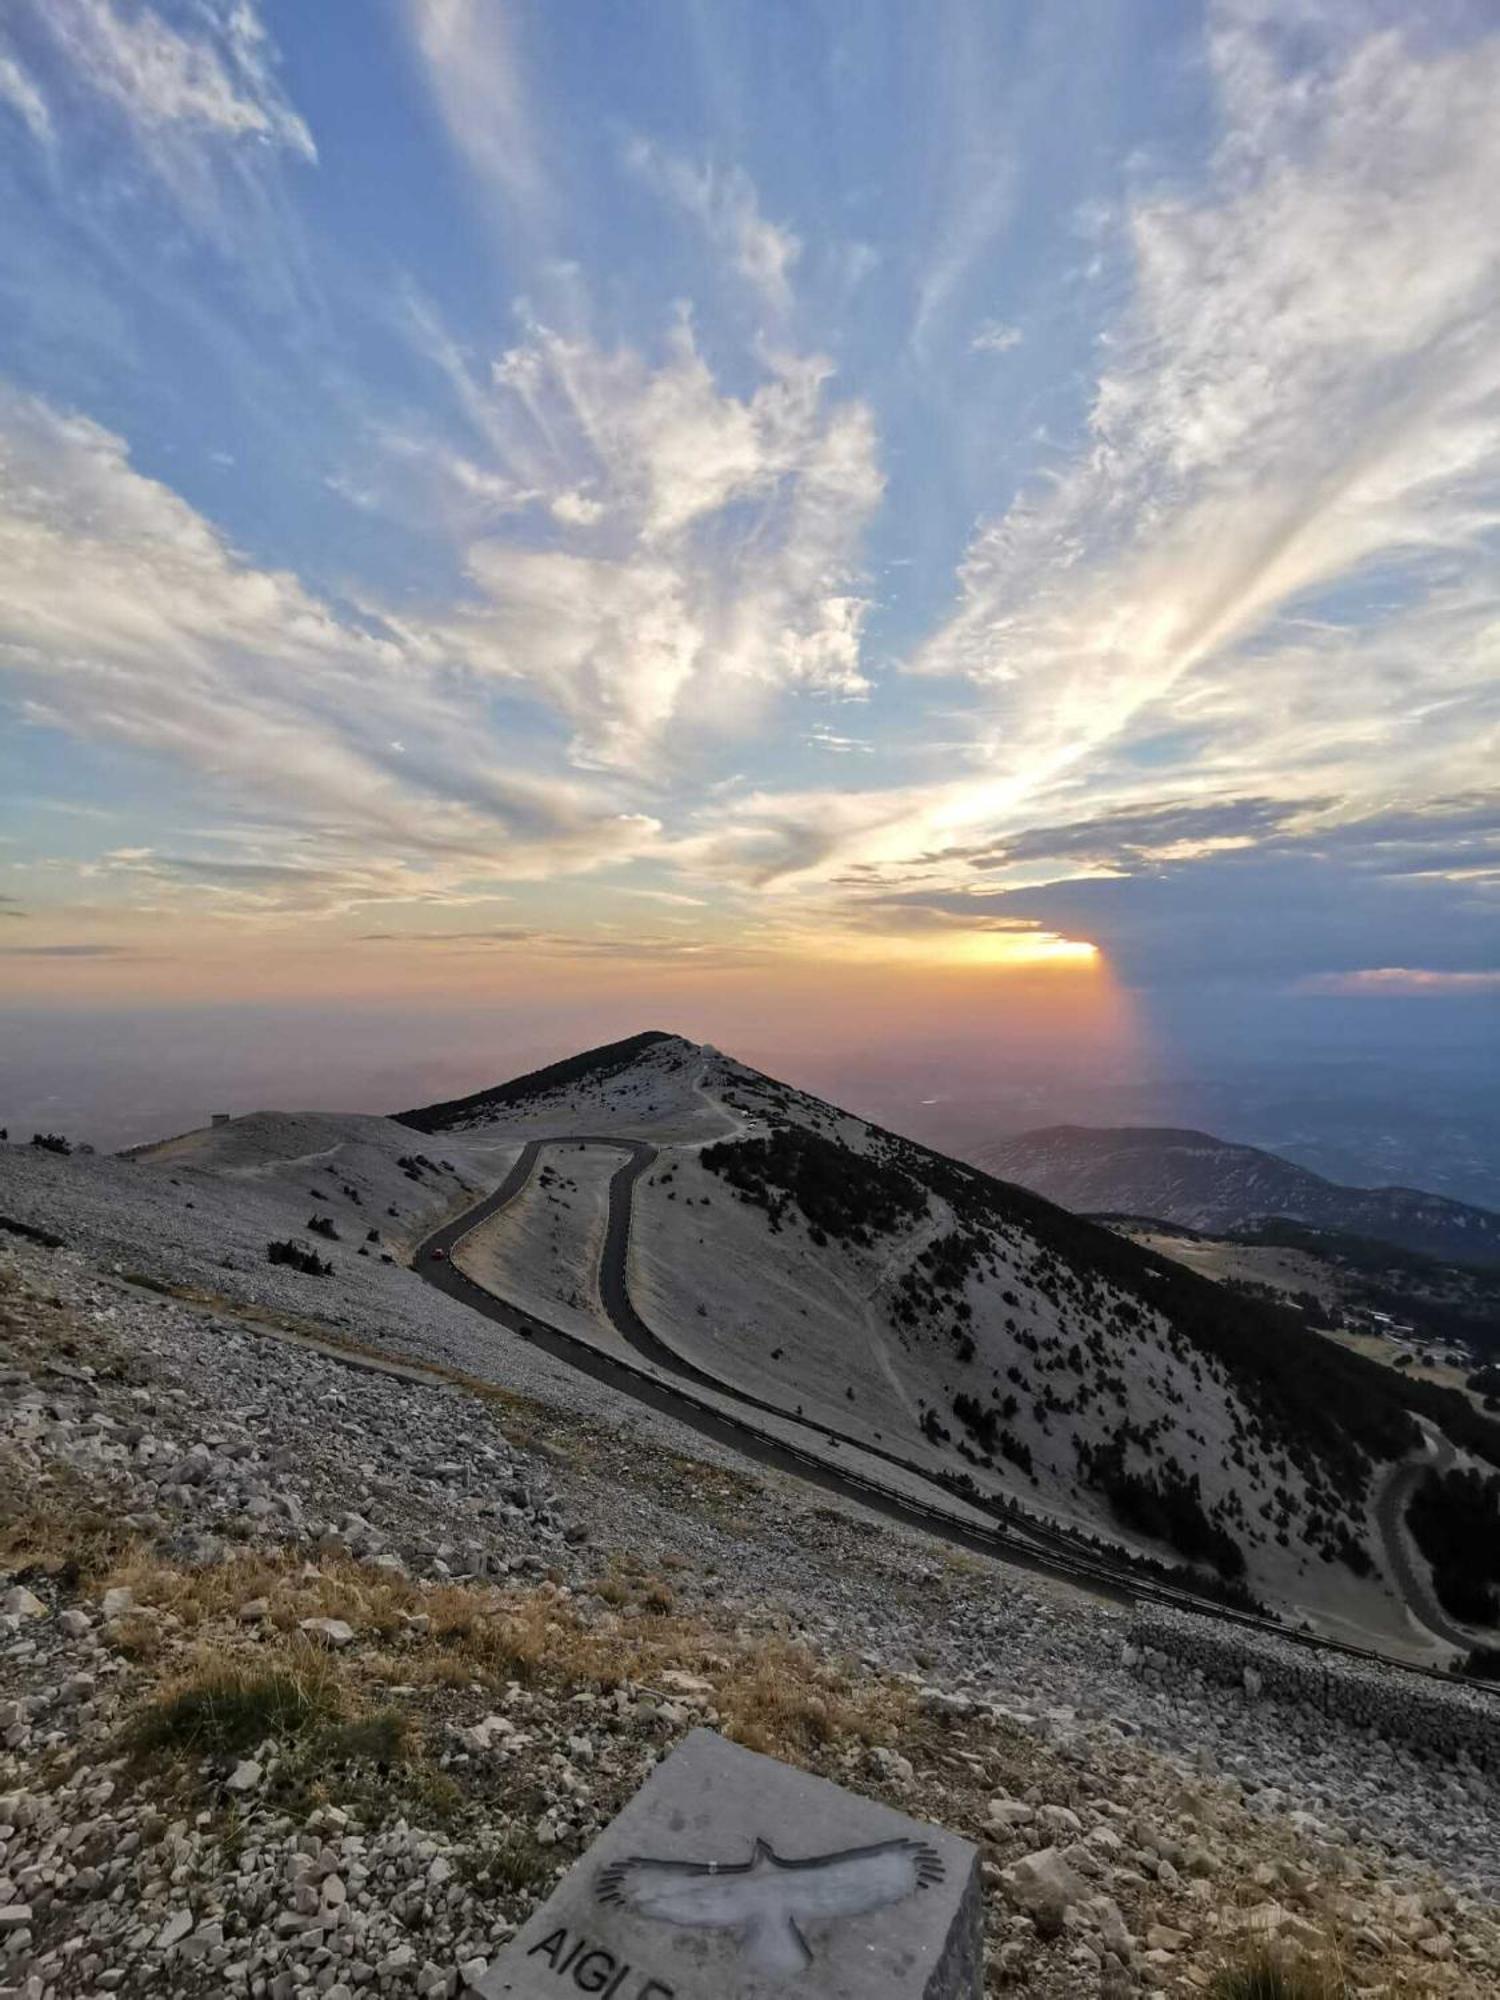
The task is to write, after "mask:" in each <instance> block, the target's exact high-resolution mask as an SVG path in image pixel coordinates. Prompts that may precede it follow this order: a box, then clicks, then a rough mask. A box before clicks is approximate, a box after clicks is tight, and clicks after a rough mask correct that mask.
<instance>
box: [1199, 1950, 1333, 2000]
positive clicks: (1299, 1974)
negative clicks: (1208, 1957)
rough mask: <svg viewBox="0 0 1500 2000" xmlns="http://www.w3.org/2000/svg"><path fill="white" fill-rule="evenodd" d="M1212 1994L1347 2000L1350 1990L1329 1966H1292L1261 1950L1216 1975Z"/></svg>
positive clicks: (1221, 1998)
mask: <svg viewBox="0 0 1500 2000" xmlns="http://www.w3.org/2000/svg"><path fill="white" fill-rule="evenodd" d="M1209 1994H1210V2000H1348V1995H1349V1987H1348V1984H1347V1983H1346V1981H1345V1980H1344V1978H1343V1975H1342V1974H1341V1973H1339V1972H1336V1971H1334V1970H1332V1969H1330V1968H1329V1967H1328V1966H1324V1965H1316V1964H1302V1963H1298V1964H1292V1963H1290V1962H1289V1961H1288V1960H1286V1959H1283V1958H1279V1957H1277V1955H1276V1954H1275V1953H1274V1952H1272V1951H1268V1950H1266V1949H1265V1948H1264V1947H1262V1948H1261V1949H1260V1950H1258V1951H1257V1952H1256V1953H1255V1954H1254V1956H1253V1957H1250V1958H1247V1959H1245V1960H1244V1961H1243V1962H1242V1963H1241V1964H1239V1965H1230V1966H1225V1967H1224V1969H1223V1970H1222V1971H1221V1972H1219V1973H1217V1974H1216V1975H1215V1978H1214V1982H1213V1985H1212V1986H1211V1987H1210V1988H1209Z"/></svg>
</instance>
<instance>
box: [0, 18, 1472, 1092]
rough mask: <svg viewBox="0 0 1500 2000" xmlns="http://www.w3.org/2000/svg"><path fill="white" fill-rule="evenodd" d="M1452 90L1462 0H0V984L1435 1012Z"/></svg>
mask: <svg viewBox="0 0 1500 2000" xmlns="http://www.w3.org/2000/svg"><path fill="white" fill-rule="evenodd" d="M1497 102H1500V21H1497V17H1496V15H1495V12H1494V9H1493V7H1492V6H1491V5H1489V4H1487V3H1486V0H1477V4H1473V5H1468V4H1464V0H1452V3H1451V4H1450V0H1430V3H1429V4H1426V5H1424V6H1422V7H1420V8H1416V7H1413V6H1411V5H1410V4H1409V0H1399V4H1398V0H1390V4H1383V3H1382V0H1327V4H1324V0H1215V4H1209V5H1204V6H1194V5H1189V4H1184V5H1181V6H1173V7H1160V6H1157V5H1155V4H1153V0H1055V4H1049V5H1047V6H1045V7H1043V6H1033V5H1022V4H1019V0H1017V4H1006V0H951V4H950V0H933V4H930V5H927V6H923V7H920V8H915V7H910V6H907V5H904V4H897V0H890V3H889V4H872V5H869V6H862V7H858V8H855V7H849V6H847V5H845V4H841V3H840V4H834V0H827V4H820V0H744V4H741V3H740V0H653V4H652V5H650V6H649V7H619V8H612V7H601V6H597V5H587V4H584V0H552V4H540V0H535V4H524V3H523V0H324V4H320V5H318V6H316V7H309V6H305V5H299V4H293V0H9V4H8V5H7V6H6V7H5V8H4V10H3V12H0V1032H3V1030H4V1023H5V1020H6V1019H7V1018H8V1019H10V1020H11V1021H12V1022H13V1023H15V1024H21V1023H23V1022H24V1024H25V1029H26V1035H27V1037H29V1038H34V1037H35V1036H36V1035H37V1034H38V1033H42V1032H43V1031H44V1030H45V1031H47V1032H50V1033H51V1035H52V1037H53V1039H52V1041H51V1042H50V1043H48V1044H47V1046H48V1048H49V1049H50V1050H51V1051H52V1054H53V1055H54V1056H56V1055H57V1054H58V1052H59V1051H62V1050H65V1049H66V1048H67V1047H69V1046H72V1045H74V1044H76V1042H77V1040H78V1038H79V1037H81V1036H84V1035H88V1036H90V1037H91V1038H92V1039H93V1042H94V1045H95V1046H94V1049H93V1052H92V1055H91V1061H93V1060H95V1059H96V1058H97V1057H98V1045H99V1042H100V1038H101V1037H102V1038H103V1039H104V1041H105V1042H107V1040H108V1037H109V1035H110V1034H111V1033H113V1032H115V1031H116V1030H117V1029H118V1026H119V1024H120V1023H122V1022H123V1021H125V1020H126V1019H127V1017H128V1018H129V1019H130V1020H132V1021H137V1020H140V1019H143V1018H146V1017H149V1016H150V1015H151V1013H152V1010H156V1013H157V1017H158V1021H159V1023H168V1024H175V1023H180V1022H182V1021H194V1020H196V1021H197V1022H198V1023H199V1025H200V1029H201V1027H202V1024H203V1023H205V1022H210V1021H213V1020H217V1021H219V1023H220V1028H219V1030H218V1031H217V1032H218V1033H219V1034H220V1036H221V1038H222V1039H224V1040H225V1041H226V1042H227V1040H228V1039H229V1038H231V1037H232V1036H233V1035H234V1034H235V1033H236V1032H238V1030H237V1029H236V1027H235V1022H236V1021H239V1020H242V1018H243V1010H244V1008H245V1007H247V1006H257V1007H260V1008H262V1009H263V1010H270V1013H267V1014H265V1015H264V1016H263V1018H266V1019H269V1018H271V1017H272V1016H273V1015H274V1013H275V1010H277V1009H281V1010H283V1013H284V1018H285V1019H287V1020H291V1019H292V1018H293V1017H294V1016H295V1018H296V1020H297V1021H298V1022H299V1023H300V1024H301V1025H300V1026H299V1028H298V1030H297V1034H298V1037H299V1051H298V1064H297V1065H295V1066H294V1065H291V1064H289V1066H288V1070H287V1080H288V1088H290V1087H291V1080H292V1077H293V1074H294V1073H295V1076H296V1080H297V1082H298V1084H299V1085H302V1084H305V1085H306V1086H307V1087H308V1088H310V1089H311V1088H315V1087H316V1085H317V1082H318V1079H319V1075H320V1074H321V1075H322V1076H323V1077H324V1078H325V1079H326V1080H327V1081H328V1083H329V1087H330V1088H333V1087H335V1083H336V1081H337V1079H339V1078H342V1083H339V1084H338V1085H337V1087H339V1088H343V1089H345V1090H346V1091H347V1089H348V1088H350V1087H352V1086H351V1083H350V1078H351V1077H352V1075H353V1074H354V1072H353V1071H351V1070H350V1069H349V1068H348V1065H347V1062H346V1060H345V1058H346V1055H347V1049H348V1045H349V1031H348V1023H349V1022H350V1021H352V1020H354V1019H355V1018H356V1017H358V1018H360V1019H368V1018H369V1017H370V1015H371V1014H372V1012H374V1013H378V1012H379V1011H380V1010H381V1009H385V1010H386V1011H387V1013H388V1015H389V1021H390V1023H391V1026H390V1031H389V1037H388V1039H389V1041H390V1045H391V1047H392V1048H395V1047H396V1046H397V1044H398V1043H406V1044H408V1045H409V1044H411V1043H413V1042H414V1041H422V1042H426V1043H428V1044H440V1043H441V1042H442V1039H443V1032H444V1031H443V1028H442V1021H443V1018H444V1016H445V1014H447V1015H451V1016H455V1017H456V1015H457V1014H459V1013H462V1014H463V1017H464V1019H465V1021H466V1022H467V1023H469V1024H470V1025H469V1026H468V1027H466V1028H465V1031H464V1033H465V1036H466V1037H467V1038H468V1039H467V1040H466V1041H465V1047H466V1049H470V1050H471V1051H472V1053H471V1056H470V1057H468V1058H466V1060H469V1061H470V1062H471V1065H472V1067H473V1070H474V1073H473V1074H472V1077H471V1081H472V1084H474V1085H477V1084H479V1083H481V1082H484V1081H489V1080H491V1079H490V1077H489V1076H488V1075H487V1074H485V1069H486V1066H488V1068H489V1069H492V1070H493V1071H494V1072H495V1073H496V1074H503V1073H504V1072H505V1069H506V1067H507V1063H506V1061H505V1060H504V1059H503V1058H504V1056H505V1054H506V1052H507V1050H510V1049H512V1048H522V1047H524V1049H525V1051H526V1053H527V1054H528V1055H530V1054H533V1053H537V1052H540V1051H543V1050H546V1049H548V1048H549V1046H550V1045H552V1044H555V1045H556V1046H555V1048H553V1049H552V1052H561V1049H562V1047H563V1046H565V1045H566V1044H567V1043H568V1040H569V1038H570V1037H574V1038H576V1036H577V1035H578V1034H579V1033H581V1032H583V1030H584V1029H585V1028H587V1030H588V1031H589V1032H594V1031H595V1030H596V1029H598V1030H599V1031H600V1032H603V1031H604V1030H608V1029H612V1030H614V1031H616V1032H620V1033H624V1032H629V1031H630V1030H631V1029H633V1028H636V1027H640V1026H645V1025H664V1026H669V1027H681V1028H682V1029H684V1031H687V1032H692V1033H697V1034H699V1035H700V1036H704V1037H709V1036H713V1037H717V1038H725V1037H726V1036H727V1034H728V1033H730V1032H733V1033H735V1034H738V1035H740V1036H741V1037H742V1038H744V1037H746V1036H748V1038H749V1039H750V1041H751V1042H752V1043H754V1044H755V1045H756V1046H757V1047H762V1046H771V1045H774V1046H776V1047H777V1048H781V1049H791V1050H792V1051H793V1052H795V1049H796V1047H797V1046H798V1039H799V1033H802V1032H803V1031H804V1030H805V1034H806V1036H808V1037H812V1038H813V1039H815V1040H817V1041H818V1044H819V1046H820V1047H822V1048H824V1049H827V1050H835V1049H837V1048H839V1047H840V1046H841V1045H843V1044H844V1043H852V1042H857V1041H860V1040H861V1038H863V1039H864V1040H865V1041H866V1042H870V1041H872V1040H873V1041H874V1042H880V1040H881V1038H882V1037H884V1038H885V1041H886V1042H890V1041H891V1039H892V1038H893V1037H895V1038H899V1036H900V1034H901V1033H902V1032H903V1029H902V1024H903V1023H905V1024H906V1026H907V1029H908V1030H910V1029H911V1025H912V1024H913V1023H917V1022H920V1023H922V1027H923V1033H924V1034H926V1035H928V1036H930V1035H931V1034H932V1033H933V1032H934V1031H935V1028H936V1027H938V1026H940V1027H941V1032H942V1033H945V1034H951V1036H952V1037H953V1038H954V1039H955V1042H959V1041H962V1042H964V1044H965V1046H969V1047H976V1048H979V1049H981V1050H982V1049H983V1048H984V1047H985V1046H987V1045H988V1044H989V1043H990V1042H992V1041H993V1042H996V1043H998V1042H999V1041H1000V1040H1002V1039H1003V1040H1004V1042H1005V1044H1006V1046H1007V1047H1011V1048H1017V1047H1022V1046H1025V1047H1030V1046H1033V1045H1034V1044H1036V1043H1037V1041H1038V1039H1039V1038H1040V1039H1041V1040H1043V1041H1046V1040H1047V1039H1048V1038H1049V1037H1050V1039H1051V1041H1052V1043H1053V1044H1055V1045H1057V1046H1062V1047H1065V1046H1067V1045H1069V1044H1076V1045H1078V1046H1080V1047H1082V1046H1084V1045H1086V1046H1087V1048H1088V1049H1089V1051H1090V1052H1091V1054H1092V1055H1093V1056H1096V1057H1099V1058H1101V1059H1104V1058H1108V1059H1111V1060H1113V1061H1114V1062H1115V1063H1116V1065H1117V1066H1118V1067H1120V1068H1125V1067H1129V1066H1130V1065H1132V1064H1138V1063H1139V1062H1141V1061H1142V1060H1144V1059H1145V1058H1144V1056H1143V1053H1142V1052H1143V1051H1150V1052H1153V1056H1154V1059H1158V1060H1159V1059H1160V1057H1161V1055H1162V1051H1163V1045H1164V1042H1165V1041H1166V1040H1167V1039H1169V1038H1172V1037H1181V1038H1183V1043H1184V1046H1186V1044H1187V1042H1190V1041H1192V1040H1193V1038H1194V1036H1196V1038H1197V1041H1198V1042H1199V1043H1205V1044H1206V1043H1208V1042H1210V1041H1212V1039H1213V1037H1214V1035H1215V1034H1216V1033H1218V1034H1222V1035H1224V1036H1226V1037H1228V1038H1229V1039H1231V1040H1232V1039H1233V1037H1234V1036H1235V1035H1239V1034H1245V1035H1249V1036H1252V1038H1253V1039H1254V1040H1255V1042H1256V1045H1257V1046H1258V1047H1262V1048H1263V1047H1267V1046H1269V1047H1271V1048H1272V1049H1274V1048H1275V1047H1276V1046H1277V1045H1278V1043H1279V1042H1281V1041H1284V1042H1285V1045H1286V1046H1287V1047H1289V1048H1290V1047H1294V1046H1295V1047H1303V1046H1314V1045H1317V1046H1324V1047H1334V1048H1336V1047H1337V1046H1339V1045H1340V1043H1341V1042H1343V1041H1344V1040H1346V1039H1349V1038H1352V1039H1353V1040H1354V1041H1355V1042H1358V1041H1359V1040H1360V1038H1361V1037H1366V1038H1367V1037H1368V1036H1369V1034H1370V1033H1371V1032H1372V1031H1371V1028H1370V1024H1372V1023H1378V1024H1379V1035H1378V1037H1377V1039H1378V1040H1379V1042H1380V1046H1381V1048H1382V1049H1383V1050H1384V1051H1385V1055H1384V1057H1383V1058H1382V1059H1383V1060H1385V1061H1387V1062H1389V1061H1397V1062H1399V1061H1400V1060H1401V1058H1402V1055H1403V1052H1408V1051H1419V1050H1422V1049H1424V1048H1425V1049H1430V1048H1431V1047H1432V1046H1434V1045H1436V1044H1440V1043H1442V1042H1444V1041H1445V1040H1453V1039H1455V1038H1456V1039H1457V1041H1458V1042H1460V1043H1462V1045H1463V1046H1465V1047H1473V1048H1476V1049H1480V1048H1483V1047H1484V1046H1485V1042H1486V1036H1487V1035H1488V1034H1490V1032H1491V1031H1492V1029H1493V1025H1494V1022H1495V1017H1496V1009H1497V1001H1500V950H1497V944H1500V924H1497V921H1496V917H1497V908H1500V893H1497V892H1500V813H1497V810H1496V797H1495V779H1494V774H1495V770H1496V764H1497V710H1500V699H1497V687H1500V675H1497V662H1500V646H1497V615H1496V601H1497V599H1496V582H1497V574H1496V572H1497V561H1496V555H1497V503H1500V337H1497V336H1500V314H1497V307H1500V223H1497V219H1496V211H1495V202H1494V190H1495V188H1496V187H1497V186H1500V120H1497V119H1496V118H1495V116H1494V107H1495V104H1496V103H1497ZM236 1010H239V1011H236ZM476 1020H478V1021H487V1022H488V1023H489V1024H490V1026H489V1028H488V1029H487V1030H486V1031H485V1032H486V1034H488V1035H489V1037H490V1039H492V1040H493V1043H494V1047H495V1051H496V1053H495V1058H494V1060H493V1062H490V1061H489V1059H488V1057H487V1055H486V1053H485V1046H486V1045H482V1044H483V1043H484V1037H483V1036H478V1031H477V1030H475V1029H474V1028H473V1026H472V1024H473V1023H474V1022H475V1021H476ZM424 1021H426V1022H428V1023H432V1024H434V1025H432V1026H430V1027H428V1028H425V1029H424V1028H423V1027H421V1026H419V1025H417V1024H419V1023H421V1022H424ZM398 1022H399V1030H398V1027H397V1025H396V1024H397V1023H398ZM1184 1024H1186V1026H1185V1025H1184ZM289 1032H290V1031H289ZM476 1036H478V1039H476ZM44 1039H45V1035H44ZM177 1040H178V1029H177V1027H176V1026H171V1025H169V1026H168V1027H167V1028H165V1029H161V1030H160V1031H159V1032H158V1035H157V1039H156V1042H155V1044H153V1046H155V1047H156V1048H157V1049H158V1051H159V1053H158V1055H157V1056H156V1057H154V1058H153V1060H154V1061H156V1062H158V1063H159V1064H161V1065H164V1066H165V1067H166V1068H167V1069H169V1068H170V1064H171V1048H172V1046H173V1045H174V1044H175V1042H176V1041H177ZM32 1045H33V1043H32V1040H30V1039H29V1040H28V1042H27V1046H28V1048H30V1047H31V1046H32ZM1490 1046H1491V1047H1492V1043H1491V1044H1490ZM309 1060H310V1061H311V1063H312V1069H311V1073H310V1074H307V1075H304V1070H305V1068H306V1064H307V1062H308V1061H309ZM385 1061H386V1058H385V1057H384V1056H383V1057H382V1063H384V1062H385ZM341 1063H342V1064H344V1067H343V1068H342V1069H341V1067H340V1065H341ZM397 1068H398V1069H399V1064H398V1065H397ZM108 1071H109V1064H108V1062H107V1060H106V1061H103V1062H102V1065H101V1068H100V1074H101V1076H103V1077H104V1078H105V1079H106V1081H105V1082H101V1084H100V1085H99V1090H100V1091H101V1092H106V1093H107V1088H108V1085H107V1077H108ZM381 1073H382V1075H384V1074H385V1073H386V1072H385V1070H384V1069H383V1070H382V1072H381ZM360 1074H361V1075H362V1076H363V1075H364V1074H365V1072H364V1071H361V1072H360ZM272 1080H273V1081H274V1077H273V1079H272ZM448 1080H449V1081H450V1082H452V1081H455V1080H454V1079H451V1078H450V1079H448Z"/></svg>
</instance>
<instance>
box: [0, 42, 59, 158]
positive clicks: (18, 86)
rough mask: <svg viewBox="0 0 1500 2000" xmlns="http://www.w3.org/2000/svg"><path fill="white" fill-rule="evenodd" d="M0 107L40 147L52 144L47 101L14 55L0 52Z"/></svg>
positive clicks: (50, 116) (50, 117)
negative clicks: (4, 107)
mask: <svg viewBox="0 0 1500 2000" xmlns="http://www.w3.org/2000/svg"><path fill="white" fill-rule="evenodd" d="M0 104H6V105H8V106H9V107H10V109H11V110H12V111H13V112H15V113H16V114H17V116H18V117H19V118H20V119H21V121H22V122H23V124H24V125H25V126H26V128H27V129H28V131H29V132H30V133H31V136H32V138H33V139H35V140H36V141H37V142H38V143H39V144H40V145H43V146H47V145H50V144H51V143H52V138H53V128H52V114H51V112H50V111H49V110H48V109H47V100H46V99H45V98H44V97H43V96H42V93H41V91H40V90H38V88H37V86H36V84H35V83H34V82H33V81H32V79H31V78H30V77H29V76H28V75H27V74H26V72H25V70H23V69H22V67H21V65H20V64H19V63H18V62H17V61H16V59H15V57H14V56H10V55H6V54H4V53H3V51H0Z"/></svg>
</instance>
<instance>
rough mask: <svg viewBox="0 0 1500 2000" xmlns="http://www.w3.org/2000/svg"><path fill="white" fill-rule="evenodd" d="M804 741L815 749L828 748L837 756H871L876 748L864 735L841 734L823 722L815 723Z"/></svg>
mask: <svg viewBox="0 0 1500 2000" xmlns="http://www.w3.org/2000/svg"><path fill="white" fill-rule="evenodd" d="M803 741H804V742H805V743H806V744H808V745H809V746H810V748H812V749H814V750H828V751H830V752H832V753H833V755H834V756H837V757H848V756H853V755H856V754H859V755H865V756H869V755H871V754H872V753H873V751H874V749H875V745H874V744H873V743H869V742H866V740H865V739H864V738H863V737H862V736H840V735H839V734H838V733H837V732H836V731H835V730H832V729H830V728H829V727H828V726H827V724H826V723H822V722H817V723H814V724H813V726H812V728H811V729H810V730H809V731H808V733H807V735H806V736H805V737H804V738H803Z"/></svg>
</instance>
